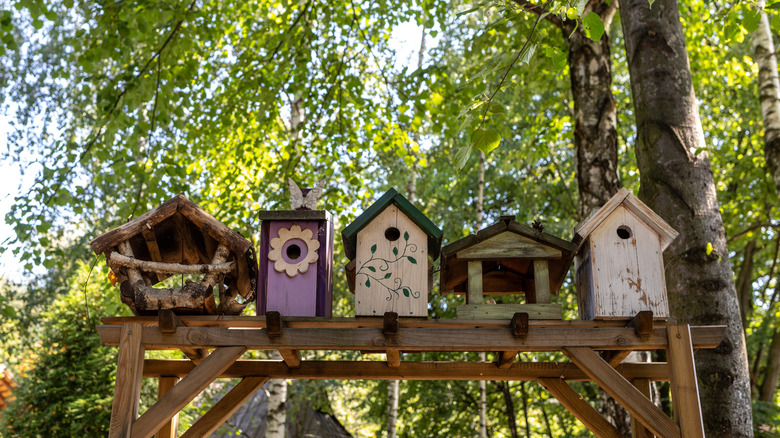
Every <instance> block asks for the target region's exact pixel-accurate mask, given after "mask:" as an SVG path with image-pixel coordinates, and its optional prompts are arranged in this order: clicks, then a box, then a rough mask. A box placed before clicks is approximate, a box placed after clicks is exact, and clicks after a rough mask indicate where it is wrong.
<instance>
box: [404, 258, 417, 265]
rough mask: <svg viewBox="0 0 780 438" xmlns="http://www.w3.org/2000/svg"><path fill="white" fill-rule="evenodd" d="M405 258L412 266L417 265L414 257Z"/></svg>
mask: <svg viewBox="0 0 780 438" xmlns="http://www.w3.org/2000/svg"><path fill="white" fill-rule="evenodd" d="M406 258H407V259H409V262H411V263H412V264H413V265H416V264H417V260H415V258H414V257H412V256H407V257H406Z"/></svg>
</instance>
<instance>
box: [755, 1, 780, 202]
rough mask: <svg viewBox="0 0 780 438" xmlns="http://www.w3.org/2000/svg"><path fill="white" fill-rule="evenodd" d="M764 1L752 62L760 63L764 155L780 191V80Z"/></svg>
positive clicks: (759, 4)
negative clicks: (764, 9)
mask: <svg viewBox="0 0 780 438" xmlns="http://www.w3.org/2000/svg"><path fill="white" fill-rule="evenodd" d="M764 4H765V1H764V0H759V1H758V3H757V5H756V6H757V7H759V8H761V12H760V13H761V21H759V23H758V29H757V30H756V31H755V32H754V33H753V59H754V60H755V61H756V64H758V92H759V99H760V101H761V113H762V115H763V118H764V154H765V156H766V162H767V168H768V169H769V171H770V173H771V174H772V178H773V179H774V181H775V186H776V187H777V188H778V190H780V79H778V73H777V56H776V55H775V44H774V41H772V30H771V29H770V27H769V18H768V17H767V15H766V13H765V12H764V11H763V7H764Z"/></svg>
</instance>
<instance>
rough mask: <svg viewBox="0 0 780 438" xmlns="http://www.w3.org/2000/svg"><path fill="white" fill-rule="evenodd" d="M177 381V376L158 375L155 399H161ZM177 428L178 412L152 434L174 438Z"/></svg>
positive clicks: (158, 436)
mask: <svg viewBox="0 0 780 438" xmlns="http://www.w3.org/2000/svg"><path fill="white" fill-rule="evenodd" d="M178 382H179V378H178V377H167V376H166V377H160V378H159V380H158V382H157V399H158V400H159V399H161V398H162V397H163V396H164V395H165V394H167V393H168V391H170V390H171V389H173V386H174V385H176V383H178ZM178 429H179V414H176V415H174V416H173V418H171V421H169V422H167V423H165V424H164V425H163V427H161V428H160V430H158V431H157V433H155V434H154V436H155V437H156V438H176V436H177V435H176V433H177V432H178Z"/></svg>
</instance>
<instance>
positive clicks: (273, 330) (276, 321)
mask: <svg viewBox="0 0 780 438" xmlns="http://www.w3.org/2000/svg"><path fill="white" fill-rule="evenodd" d="M265 324H266V330H267V331H268V336H269V337H272V338H277V337H279V336H282V328H283V326H284V322H283V321H282V314H281V313H279V312H276V311H273V310H272V311H270V312H266V313H265Z"/></svg>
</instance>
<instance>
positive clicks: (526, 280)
mask: <svg viewBox="0 0 780 438" xmlns="http://www.w3.org/2000/svg"><path fill="white" fill-rule="evenodd" d="M541 228H542V227H541V226H539V227H538V228H532V227H529V226H526V225H523V224H520V223H518V222H516V221H515V220H514V216H502V217H501V219H500V220H499V221H498V222H496V223H495V224H493V225H491V226H489V227H487V228H484V229H482V230H480V231H479V232H477V234H472V235H469V236H466V237H464V238H463V239H460V240H458V241H456V242H453V243H450V244H449V245H447V246H445V247H444V248H442V251H441V293H442V294H447V293H451V292H454V293H456V294H463V295H465V296H466V305H461V306H458V318H464V319H498V318H512V315H513V314H515V313H517V312H525V313H528V315H529V318H531V319H560V318H561V307H560V305H559V304H551V303H550V294H551V293H552V294H557V293H558V290H559V289H560V288H561V285H562V284H563V281H564V279H565V278H566V273H567V272H568V270H569V265H570V264H571V260H572V257H573V255H574V250H575V249H576V245H574V244H573V243H571V242H568V241H565V240H562V239H559V238H557V237H555V236H553V235H550V234H548V233H545V232H543V231H542V229H541ZM510 294H524V295H525V300H526V304H483V298H484V296H485V295H510Z"/></svg>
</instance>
